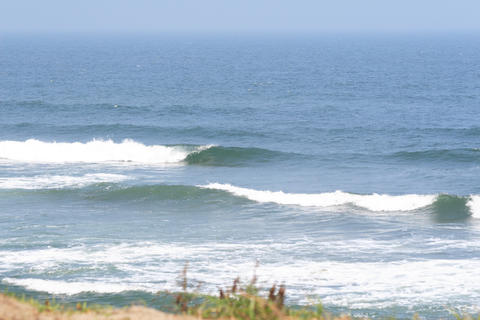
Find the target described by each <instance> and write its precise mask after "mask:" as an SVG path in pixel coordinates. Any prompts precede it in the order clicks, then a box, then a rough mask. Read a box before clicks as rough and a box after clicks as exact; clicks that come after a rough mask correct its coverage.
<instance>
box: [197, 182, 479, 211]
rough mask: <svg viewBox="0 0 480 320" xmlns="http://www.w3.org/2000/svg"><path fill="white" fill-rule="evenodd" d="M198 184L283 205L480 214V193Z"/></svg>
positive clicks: (257, 200) (251, 198)
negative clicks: (291, 190) (287, 189)
mask: <svg viewBox="0 0 480 320" xmlns="http://www.w3.org/2000/svg"><path fill="white" fill-rule="evenodd" d="M199 187H201V188H207V189H215V190H223V191H227V192H229V193H231V194H233V195H235V196H240V197H245V198H247V199H250V200H252V201H256V202H272V203H278V204H282V205H298V206H305V207H333V206H340V205H349V204H350V205H354V206H357V207H361V208H365V209H367V210H369V211H413V210H417V209H422V208H427V207H431V208H432V209H433V213H434V214H435V217H436V218H438V219H439V220H454V219H461V218H464V217H468V216H470V215H472V216H473V217H476V218H480V196H478V195H471V196H467V197H460V196H454V195H443V194H442V195H439V194H426V195H420V194H406V195H388V194H376V193H374V194H366V195H362V194H353V193H347V192H343V191H335V192H326V193H317V194H307V193H285V192H283V191H268V190H265V191H264V190H254V189H248V188H241V187H236V186H232V185H230V184H220V183H211V184H208V185H204V186H199Z"/></svg>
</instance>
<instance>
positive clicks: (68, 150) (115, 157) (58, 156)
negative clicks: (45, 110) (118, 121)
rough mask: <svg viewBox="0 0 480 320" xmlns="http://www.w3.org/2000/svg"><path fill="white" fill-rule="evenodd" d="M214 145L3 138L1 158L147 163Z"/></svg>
mask: <svg viewBox="0 0 480 320" xmlns="http://www.w3.org/2000/svg"><path fill="white" fill-rule="evenodd" d="M210 147H211V146H199V147H194V148H190V149H189V148H187V147H183V146H163V145H150V146H149V145H144V144H142V143H139V142H136V141H133V140H130V139H126V140H123V141H122V142H121V143H115V142H114V141H112V140H92V141H89V142H86V143H82V142H44V141H39V140H36V139H29V140H26V141H0V158H3V159H7V160H12V161H21V162H35V163H65V162H87V163H101V162H133V163H146V164H162V163H178V162H181V161H183V160H185V158H186V157H187V156H188V155H189V154H190V153H192V152H199V151H202V150H205V149H208V148H210Z"/></svg>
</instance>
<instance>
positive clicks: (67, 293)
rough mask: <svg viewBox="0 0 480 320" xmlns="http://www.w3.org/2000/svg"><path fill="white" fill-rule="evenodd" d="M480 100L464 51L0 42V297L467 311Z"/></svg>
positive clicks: (367, 41) (373, 41) (203, 41)
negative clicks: (239, 284) (219, 296)
mask: <svg viewBox="0 0 480 320" xmlns="http://www.w3.org/2000/svg"><path fill="white" fill-rule="evenodd" d="M479 106H480V38H478V36H474V35H469V36H467V35H450V36H447V35H444V36H440V35H436V36H433V35H432V36H400V35H397V36H390V37H387V36H317V37H313V36H310V37H306V36H305V37H286V36H285V37H266V36H263V37H260V36H259V37H253V38H252V37H246V36H242V37H238V36H236V37H234V36H232V37H219V36H218V37H213V36H211V37H199V36H197V37H193V36H190V37H189V36H185V35H184V36H138V37H133V36H130V37H127V36H123V37H121V36H110V37H107V36H102V37H93V36H80V35H76V36H13V35H10V36H2V37H0V111H1V112H0V289H5V288H8V289H9V290H11V291H15V292H21V293H27V294H29V295H33V296H36V297H40V298H43V297H49V296H52V295H54V296H55V297H56V298H57V299H59V300H62V301H66V302H69V301H89V302H97V303H109V304H115V305H122V304H128V303H130V302H131V301H132V300H138V299H141V300H144V301H147V302H148V303H149V304H151V305H153V306H157V307H162V305H164V304H165V303H166V302H165V301H167V300H168V299H167V298H165V299H167V300H162V298H158V296H156V295H155V293H156V292H158V291H165V290H173V291H174V290H178V289H179V287H178V284H177V280H178V275H179V274H180V273H181V271H182V269H183V267H184V265H185V263H186V262H188V277H189V281H190V284H191V286H192V288H193V287H197V285H198V284H199V283H200V282H201V285H200V287H199V290H200V291H201V292H205V293H213V294H215V293H216V292H217V290H218V288H219V287H226V286H229V285H231V283H232V281H233V279H235V278H236V277H237V276H240V277H241V279H243V280H244V281H248V280H249V279H250V278H251V277H252V275H253V273H254V272H256V274H257V276H258V279H259V285H260V286H264V287H267V286H269V285H271V284H272V283H284V284H285V285H286V287H287V297H288V303H289V304H292V305H297V304H303V305H304V304H308V303H310V302H311V301H312V299H313V301H322V303H323V304H324V305H325V307H326V308H327V310H330V311H331V312H334V313H344V312H348V313H351V314H352V315H356V316H363V315H368V316H370V317H374V318H375V317H382V316H385V315H395V316H397V317H400V318H402V317H411V316H412V315H413V314H414V313H418V314H420V315H421V316H422V317H426V318H439V317H443V318H445V317H448V316H449V308H456V310H459V311H464V312H469V313H472V314H476V313H478V312H479V310H480V309H479V305H478V301H479V298H480V285H479V283H480V242H479V240H480V186H479V184H478V178H479V176H480V142H479V137H480V125H479V121H480V118H479V116H478V107H479ZM257 262H258V267H257V268H255V265H256V264H257ZM152 297H154V298H152ZM152 299H153V300H152Z"/></svg>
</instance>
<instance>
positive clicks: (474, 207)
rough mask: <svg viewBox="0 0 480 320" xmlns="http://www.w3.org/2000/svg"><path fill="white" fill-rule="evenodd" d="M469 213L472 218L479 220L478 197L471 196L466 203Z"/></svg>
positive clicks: (479, 202)
mask: <svg viewBox="0 0 480 320" xmlns="http://www.w3.org/2000/svg"><path fill="white" fill-rule="evenodd" d="M467 206H468V208H469V209H470V213H471V214H472V217H474V218H480V195H471V196H470V200H468V202H467Z"/></svg>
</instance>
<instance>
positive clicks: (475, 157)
mask: <svg viewBox="0 0 480 320" xmlns="http://www.w3.org/2000/svg"><path fill="white" fill-rule="evenodd" d="M392 157H393V158H395V159H401V160H409V161H421V160H428V161H455V162H459V161H460V162H472V161H480V149H478V148H460V149H436V150H420V151H401V152H396V153H394V154H393V155H392Z"/></svg>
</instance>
